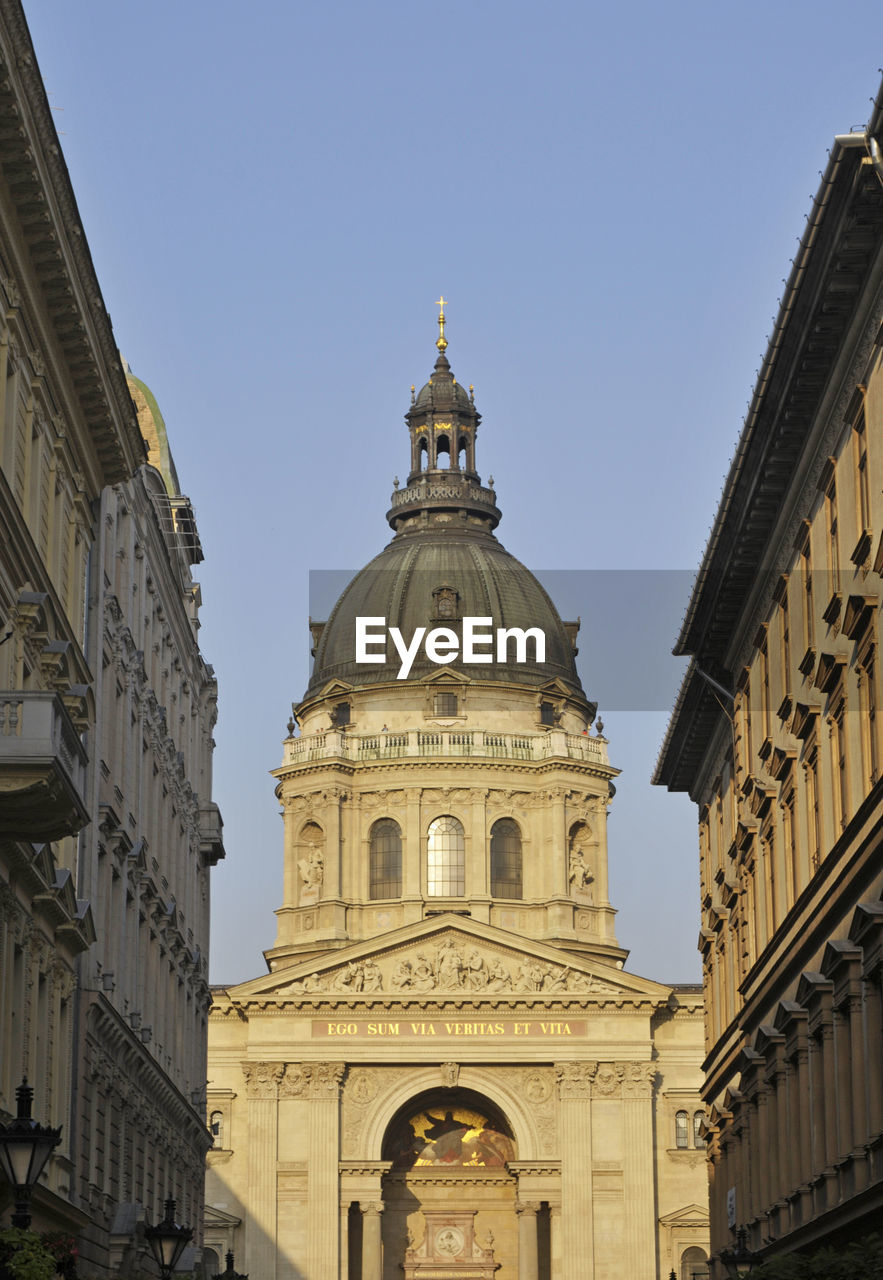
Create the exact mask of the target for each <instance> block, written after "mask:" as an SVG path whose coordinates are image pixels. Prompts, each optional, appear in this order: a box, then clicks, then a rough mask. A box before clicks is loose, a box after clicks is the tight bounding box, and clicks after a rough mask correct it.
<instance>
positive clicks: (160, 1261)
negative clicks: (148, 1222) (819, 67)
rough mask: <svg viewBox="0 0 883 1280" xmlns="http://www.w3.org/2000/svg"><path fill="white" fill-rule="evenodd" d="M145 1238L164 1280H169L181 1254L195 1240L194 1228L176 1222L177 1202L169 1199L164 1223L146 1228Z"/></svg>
mask: <svg viewBox="0 0 883 1280" xmlns="http://www.w3.org/2000/svg"><path fill="white" fill-rule="evenodd" d="M144 1238H145V1240H146V1241H147V1243H148V1244H149V1245H150V1252H151V1253H152V1254H153V1256H154V1258H155V1259H156V1265H157V1266H158V1267H159V1269H160V1274H161V1275H162V1277H163V1280H169V1277H170V1276H171V1274H172V1272H173V1271H174V1270H175V1267H176V1266H177V1265H178V1262H179V1260H180V1258H181V1254H182V1253H183V1252H184V1250H185V1249H186V1248H187V1246H188V1244H189V1243H190V1241H191V1240H192V1239H193V1228H192V1227H182V1226H179V1225H178V1223H177V1222H176V1221H175V1201H174V1200H173V1199H172V1198H171V1197H169V1199H168V1200H167V1201H166V1205H165V1217H164V1218H163V1220H162V1222H158V1223H157V1224H156V1226H154V1227H145V1228H144Z"/></svg>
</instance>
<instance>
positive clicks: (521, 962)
mask: <svg viewBox="0 0 883 1280" xmlns="http://www.w3.org/2000/svg"><path fill="white" fill-rule="evenodd" d="M670 994H671V989H670V988H669V987H666V986H664V985H662V984H661V983H658V982H651V981H649V980H648V979H647V978H639V977H637V976H636V975H635V974H630V973H625V972H623V971H622V970H621V969H617V968H616V967H615V966H614V965H612V964H607V963H605V962H604V961H603V960H599V959H597V958H595V957H586V956H582V955H574V954H573V953H571V952H569V951H565V950H564V949H563V948H561V947H556V946H553V945H550V944H549V943H545V942H536V941H531V942H527V943H526V942H525V941H524V940H523V939H522V938H520V937H516V936H515V935H514V934H512V933H510V932H508V931H507V930H504V929H499V928H497V927H496V926H494V925H488V924H482V923H480V922H478V921H475V920H466V919H463V918H462V917H460V916H457V915H454V914H449V913H446V914H444V915H441V916H438V917H436V918H435V919H431V920H422V921H420V922H419V923H417V924H412V925H407V926H405V927H403V928H401V929H397V930H395V931H393V932H391V933H386V934H384V935H383V937H382V938H380V939H377V938H374V939H371V940H370V941H367V942H362V943H357V944H354V945H353V946H350V947H346V948H344V949H343V950H340V951H335V952H333V953H332V954H329V955H326V956H322V957H316V956H313V957H312V958H311V959H310V960H304V961H301V962H299V963H295V964H291V965H287V966H286V967H285V968H284V969H276V970H275V971H274V972H273V973H270V974H266V975H264V976H263V977H260V978H255V979H253V980H252V981H250V982H244V983H241V984H240V985H239V986H236V987H231V988H228V990H227V995H228V996H229V998H230V999H231V1000H232V1001H234V1003H239V1002H242V1003H246V1004H247V1003H249V1002H250V1001H252V1000H261V1001H262V1000H265V999H271V1000H272V999H279V1000H280V1001H285V1000H300V999H303V998H304V997H307V998H309V997H317V998H321V997H323V996H334V997H336V998H340V997H344V998H346V997H352V998H353V999H358V1000H362V999H370V998H372V997H374V998H382V999H383V1000H390V999H393V1000H394V999H402V1000H413V999H420V1000H440V1001H450V1000H452V999H457V1000H470V999H476V1000H486V999H487V998H488V997H489V996H493V998H494V999H498V998H499V999H501V1000H505V999H507V998H509V997H515V998H521V999H523V998H524V997H525V996H533V997H550V998H553V999H554V998H556V997H557V998H559V999H565V998H568V997H571V998H572V997H579V998H580V999H583V1000H586V1001H588V1002H591V1001H595V1000H600V1001H604V1000H616V999H630V1000H635V999H637V1000H640V1001H642V1002H643V1001H648V1000H649V1001H651V1002H653V1003H665V1001H666V1000H667V999H668V997H669V995H670Z"/></svg>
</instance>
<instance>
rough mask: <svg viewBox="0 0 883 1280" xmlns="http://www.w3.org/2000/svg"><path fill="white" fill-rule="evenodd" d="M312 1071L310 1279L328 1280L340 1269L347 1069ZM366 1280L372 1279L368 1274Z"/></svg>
mask: <svg viewBox="0 0 883 1280" xmlns="http://www.w3.org/2000/svg"><path fill="white" fill-rule="evenodd" d="M309 1071H310V1084H309V1090H310V1094H309V1096H310V1120H309V1127H310V1134H309V1163H308V1168H309V1180H308V1184H307V1219H308V1226H309V1230H308V1236H307V1239H308V1241H309V1245H308V1261H307V1276H308V1280H326V1277H328V1276H333V1275H337V1273H338V1270H339V1249H340V1238H339V1237H340V1231H339V1214H340V1191H339V1180H338V1161H339V1159H340V1086H341V1084H342V1082H343V1078H344V1074H345V1071H346V1066H345V1064H344V1063H342V1062H320V1063H313V1064H312V1065H311V1067H310V1068H309ZM364 1280H368V1277H367V1274H366V1275H365V1277H364ZM377 1280H381V1277H379V1276H378V1278H377Z"/></svg>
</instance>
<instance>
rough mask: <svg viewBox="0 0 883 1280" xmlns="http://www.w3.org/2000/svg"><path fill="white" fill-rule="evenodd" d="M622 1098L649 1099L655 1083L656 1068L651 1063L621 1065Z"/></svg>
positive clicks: (626, 1063)
mask: <svg viewBox="0 0 883 1280" xmlns="http://www.w3.org/2000/svg"><path fill="white" fill-rule="evenodd" d="M622 1073H623V1075H622V1096H623V1097H624V1098H650V1097H652V1095H653V1085H654V1083H655V1081H656V1075H657V1071H656V1067H655V1066H654V1065H653V1064H652V1063H651V1062H624V1063H622Z"/></svg>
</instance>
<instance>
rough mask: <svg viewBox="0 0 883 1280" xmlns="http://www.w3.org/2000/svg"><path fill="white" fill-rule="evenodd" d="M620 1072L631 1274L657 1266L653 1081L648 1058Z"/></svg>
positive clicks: (645, 1272)
mask: <svg viewBox="0 0 883 1280" xmlns="http://www.w3.org/2000/svg"><path fill="white" fill-rule="evenodd" d="M620 1070H621V1072H622V1122H623V1123H622V1137H623V1166H624V1167H623V1175H624V1176H623V1190H624V1192H625V1224H626V1237H627V1240H628V1257H629V1259H630V1263H631V1265H630V1266H627V1267H626V1270H627V1272H628V1273H629V1274H630V1275H633V1276H652V1275H653V1274H654V1273H655V1270H656V1200H655V1195H654V1190H653V1150H654V1144H653V1084H654V1081H655V1079H656V1068H655V1067H654V1066H653V1065H652V1064H651V1063H649V1062H625V1063H622V1064H621V1066H620Z"/></svg>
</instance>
